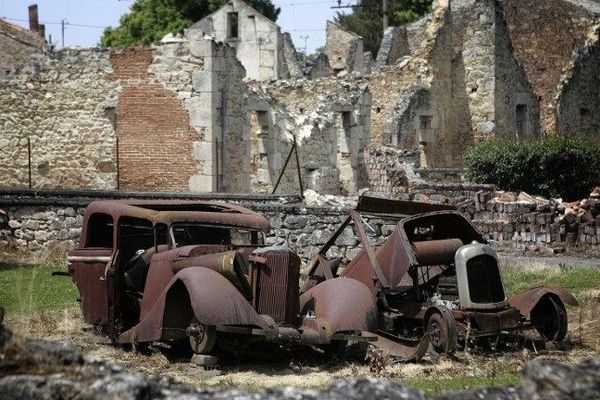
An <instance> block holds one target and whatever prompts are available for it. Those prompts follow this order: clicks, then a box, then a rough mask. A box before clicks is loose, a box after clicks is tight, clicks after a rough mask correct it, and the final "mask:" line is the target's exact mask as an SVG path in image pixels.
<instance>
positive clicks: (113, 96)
mask: <svg viewBox="0 0 600 400" xmlns="http://www.w3.org/2000/svg"><path fill="white" fill-rule="evenodd" d="M111 70H112V65H111V63H110V61H109V57H108V52H107V51H101V50H97V49H87V50H73V49H65V50H61V51H59V52H56V53H48V54H44V55H40V56H39V57H36V58H35V60H33V61H32V62H31V63H30V64H27V65H24V66H22V67H21V68H16V69H13V70H11V71H10V72H8V73H7V74H5V75H4V76H3V77H2V78H1V79H2V84H1V85H0V105H1V107H0V108H1V109H2V111H1V112H0V127H2V134H1V136H0V148H1V149H2V151H1V152H0V186H4V187H27V186H28V181H29V177H28V168H29V155H28V140H29V143H30V145H31V165H30V166H31V184H32V187H33V188H95V189H110V188H115V187H116V154H115V133H114V128H113V123H112V122H113V111H114V108H115V106H116V103H117V98H118V96H119V93H120V91H121V85H120V82H118V81H111V80H108V79H107V77H106V75H107V73H109V72H110V71H111Z"/></svg>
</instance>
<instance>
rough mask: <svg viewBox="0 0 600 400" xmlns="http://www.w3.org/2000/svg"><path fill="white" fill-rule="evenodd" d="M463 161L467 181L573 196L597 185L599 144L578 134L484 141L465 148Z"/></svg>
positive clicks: (587, 191) (587, 192)
mask: <svg viewBox="0 0 600 400" xmlns="http://www.w3.org/2000/svg"><path fill="white" fill-rule="evenodd" d="M464 162H465V167H466V173H465V177H466V178H467V179H468V180H469V181H471V182H475V183H491V184H494V185H496V186H497V187H498V188H500V189H502V190H509V191H525V192H527V193H530V194H536V195H540V196H544V197H562V198H563V199H565V200H576V199H581V198H585V197H587V196H588V195H589V193H590V191H591V190H592V189H593V188H594V187H595V186H600V144H598V143H597V141H591V140H585V139H581V138H556V137H554V138H545V139H541V140H532V141H524V142H512V141H501V140H491V141H486V142H482V143H479V144H477V145H475V146H473V147H471V148H470V149H468V150H467V151H466V153H465V156H464Z"/></svg>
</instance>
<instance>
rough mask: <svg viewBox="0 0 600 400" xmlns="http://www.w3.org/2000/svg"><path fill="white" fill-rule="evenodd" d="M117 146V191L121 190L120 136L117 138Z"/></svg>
mask: <svg viewBox="0 0 600 400" xmlns="http://www.w3.org/2000/svg"><path fill="white" fill-rule="evenodd" d="M115 147H116V153H117V192H118V191H119V190H121V182H120V181H121V165H120V164H119V138H118V137H116V138H115Z"/></svg>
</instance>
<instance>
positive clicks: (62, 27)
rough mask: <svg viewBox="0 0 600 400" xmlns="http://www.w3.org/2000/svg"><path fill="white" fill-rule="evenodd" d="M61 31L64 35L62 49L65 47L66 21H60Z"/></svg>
mask: <svg viewBox="0 0 600 400" xmlns="http://www.w3.org/2000/svg"><path fill="white" fill-rule="evenodd" d="M60 28H61V29H60V31H61V35H62V47H65V20H64V19H63V20H62V21H60Z"/></svg>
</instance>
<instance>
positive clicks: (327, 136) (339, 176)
mask: <svg viewBox="0 0 600 400" xmlns="http://www.w3.org/2000/svg"><path fill="white" fill-rule="evenodd" d="M354 78H355V77H352V78H351V79H345V78H335V77H332V78H328V79H323V80H317V81H307V80H300V81H296V82H293V83H292V82H286V81H283V82H276V83H272V84H270V85H263V86H258V87H254V88H253V95H252V97H251V99H250V101H249V104H248V108H249V110H251V112H257V113H258V115H257V116H256V118H255V121H256V124H255V125H254V129H252V134H253V140H255V142H254V143H255V147H253V152H254V153H253V156H252V157H251V159H252V160H253V163H254V165H255V167H254V170H255V172H254V177H253V182H256V184H257V186H255V188H253V189H254V190H258V191H269V190H272V188H273V185H274V184H275V183H276V180H277V177H278V176H279V174H280V173H281V170H282V169H283V166H284V163H285V160H286V157H287V156H288V154H289V152H290V149H291V147H292V143H293V138H294V136H295V137H296V141H297V143H298V156H299V162H300V166H301V175H302V180H303V183H304V188H305V189H313V190H315V191H317V192H319V193H325V194H348V193H350V194H351V193H356V192H357V191H358V189H360V188H361V187H363V186H362V182H361V176H364V174H363V172H362V171H363V170H364V163H363V162H362V159H363V150H364V148H365V147H366V145H367V144H368V140H369V137H368V132H369V121H370V113H369V107H370V101H371V97H370V93H369V91H368V89H367V87H366V85H364V84H362V83H360V82H357V81H356V80H355V79H354ZM293 157H294V158H292V159H291V162H290V164H289V165H288V167H287V168H286V170H285V173H284V175H283V177H282V180H281V188H280V189H278V190H279V192H280V193H297V192H298V190H299V184H298V178H297V174H298V173H297V169H296V163H295V156H293Z"/></svg>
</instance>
